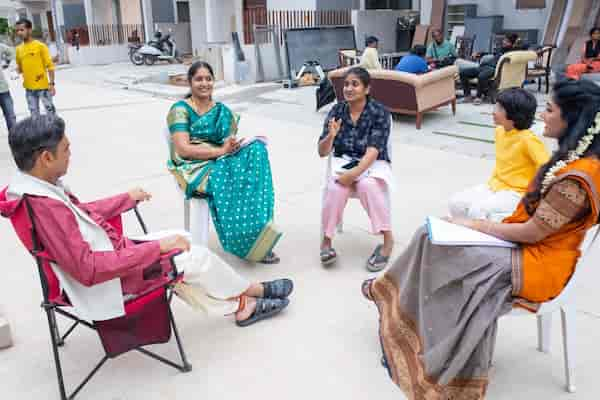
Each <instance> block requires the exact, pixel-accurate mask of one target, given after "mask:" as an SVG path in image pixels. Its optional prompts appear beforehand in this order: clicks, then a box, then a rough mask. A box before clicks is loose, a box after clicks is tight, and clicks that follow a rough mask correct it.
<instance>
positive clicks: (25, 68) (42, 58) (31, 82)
mask: <svg viewBox="0 0 600 400" xmlns="http://www.w3.org/2000/svg"><path fill="white" fill-rule="evenodd" d="M32 27H33V25H32V23H31V21H29V20H28V19H25V18H23V19H20V20H19V21H17V24H16V29H15V30H16V33H17V35H18V36H19V38H21V39H22V40H23V43H22V44H20V45H19V46H17V51H16V61H17V66H18V68H19V72H20V73H21V74H23V86H24V87H25V97H26V98H27V106H28V107H29V112H30V113H31V115H39V114H40V101H41V102H42V105H43V106H44V108H45V109H46V113H47V114H56V109H55V107H54V103H53V101H52V97H54V95H55V94H56V88H55V85H54V63H53V62H52V57H50V51H49V50H48V46H46V45H45V44H44V43H42V42H40V41H37V40H34V39H33V38H32V36H31V32H32Z"/></svg>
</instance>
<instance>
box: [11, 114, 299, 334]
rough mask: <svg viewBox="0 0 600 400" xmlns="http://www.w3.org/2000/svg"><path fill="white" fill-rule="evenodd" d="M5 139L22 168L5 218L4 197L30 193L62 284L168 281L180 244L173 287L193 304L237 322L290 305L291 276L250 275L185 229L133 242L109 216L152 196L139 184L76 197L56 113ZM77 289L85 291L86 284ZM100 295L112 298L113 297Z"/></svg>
mask: <svg viewBox="0 0 600 400" xmlns="http://www.w3.org/2000/svg"><path fill="white" fill-rule="evenodd" d="M9 145H10V149H11V151H12V154H13V157H14V160H15V163H16V165H17V167H18V168H19V172H17V173H16V175H15V177H14V178H13V180H12V182H11V184H10V185H9V186H8V189H7V190H6V201H5V202H4V203H2V202H0V206H1V209H2V210H3V213H2V215H3V216H6V217H9V218H10V217H11V212H14V209H12V210H8V206H6V204H5V203H8V202H10V201H13V202H14V201H20V200H21V199H23V197H24V196H27V197H28V203H29V204H30V206H31V209H32V211H33V215H34V216H35V224H36V231H37V234H38V236H39V240H40V242H41V245H42V247H43V248H44V250H45V252H47V253H48V254H49V257H50V258H51V259H52V260H54V262H55V263H56V265H57V267H56V268H55V269H54V271H55V272H56V274H57V276H58V277H59V280H60V281H61V286H64V283H67V284H68V285H71V287H74V288H81V287H90V286H95V285H99V284H102V283H105V282H109V281H112V280H114V279H119V280H120V282H119V283H120V286H119V288H120V291H122V294H123V296H129V297H130V296H136V295H139V294H141V293H143V292H144V291H145V290H147V289H148V288H149V287H153V286H155V285H156V284H157V283H159V284H162V283H167V282H168V280H169V279H168V278H167V277H168V276H169V275H170V274H171V264H170V262H169V260H168V258H165V257H162V255H165V254H171V252H173V251H176V250H180V251H185V252H186V254H183V255H182V256H186V257H187V256H189V257H188V259H190V260H191V261H190V262H188V263H187V264H186V265H185V278H184V282H183V283H182V284H178V286H176V292H177V293H178V294H179V295H180V296H183V298H184V299H187V300H188V302H189V303H190V304H192V305H194V306H196V305H197V306H199V308H201V309H204V310H205V311H208V312H212V313H214V314H221V315H229V314H235V319H236V323H237V325H239V326H247V325H250V324H252V323H254V322H257V321H259V320H261V319H264V318H267V317H270V316H273V315H275V314H277V313H278V312H280V311H281V310H283V309H284V308H285V307H286V306H287V305H288V303H289V300H288V299H287V297H288V296H289V294H290V293H291V291H292V288H293V286H292V282H291V281H290V280H287V279H281V280H277V281H272V282H265V283H262V284H260V283H251V282H249V281H247V280H246V279H245V278H243V277H241V276H240V275H239V274H237V273H236V272H235V271H234V270H233V269H232V268H231V267H230V266H229V265H228V264H226V263H225V262H224V261H223V260H222V259H220V258H219V257H218V256H217V255H215V254H214V253H212V252H211V251H210V250H209V249H207V248H206V247H204V246H194V247H193V248H191V247H190V243H189V242H188V240H187V239H186V238H185V237H184V236H180V235H173V236H169V237H165V238H163V239H160V240H149V241H144V242H134V241H132V240H130V239H129V238H127V237H126V236H124V235H123V234H122V233H120V232H119V231H117V230H116V229H114V228H113V227H112V226H111V225H110V224H109V222H108V220H110V219H111V218H113V217H115V216H118V215H120V214H122V213H123V212H125V211H127V210H130V209H132V208H133V207H134V206H135V205H136V204H137V203H138V202H141V201H146V200H149V199H150V197H151V196H150V195H149V194H148V193H146V192H145V191H143V190H141V189H134V190H131V191H129V192H128V193H123V194H120V195H117V196H114V197H109V198H106V199H102V200H98V201H95V202H91V203H82V202H80V201H79V200H78V199H77V198H76V197H75V196H74V195H73V194H72V193H71V192H70V191H69V190H68V189H67V188H66V187H65V186H63V184H62V182H61V178H62V177H63V176H64V175H66V173H67V170H68V167H69V160H70V155H71V152H70V145H69V140H68V138H67V136H66V135H65V123H64V121H63V120H62V119H61V118H59V117H56V116H54V115H44V116H33V117H30V118H26V119H24V120H22V121H20V122H18V123H17V125H15V127H14V129H13V130H12V131H11V132H10V134H9ZM188 252H189V253H188ZM178 257H179V256H177V257H176V258H175V261H176V264H178V265H179V262H178ZM179 260H181V258H179ZM179 266H180V267H181V265H179ZM165 279H166V281H165ZM178 288H179V290H178ZM74 290H75V289H74ZM79 290H81V292H79V293H83V295H84V296H88V294H87V293H89V292H86V291H85V289H79ZM117 295H118V294H117ZM69 297H71V299H72V300H74V298H73V297H72V296H71V295H69ZM103 299H105V300H107V301H109V302H110V301H112V300H113V299H114V297H111V298H110V299H108V298H107V297H103ZM92 300H93V304H98V303H99V302H98V301H97V298H93V299H92ZM116 301H121V299H120V298H117V299H116ZM109 319H110V318H109Z"/></svg>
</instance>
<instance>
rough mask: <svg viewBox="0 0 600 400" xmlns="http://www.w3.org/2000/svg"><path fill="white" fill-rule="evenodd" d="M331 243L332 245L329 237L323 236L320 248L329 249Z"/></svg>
mask: <svg viewBox="0 0 600 400" xmlns="http://www.w3.org/2000/svg"><path fill="white" fill-rule="evenodd" d="M331 245H332V243H331V238H328V237H324V238H323V241H322V242H321V250H326V249H330V248H331Z"/></svg>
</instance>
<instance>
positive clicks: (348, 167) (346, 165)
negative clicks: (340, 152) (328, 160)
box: [342, 160, 358, 169]
mask: <svg viewBox="0 0 600 400" xmlns="http://www.w3.org/2000/svg"><path fill="white" fill-rule="evenodd" d="M357 165H358V160H352V161H350V162H349V163H348V164H344V165H342V168H343V169H352V168H354V167H356V166H357Z"/></svg>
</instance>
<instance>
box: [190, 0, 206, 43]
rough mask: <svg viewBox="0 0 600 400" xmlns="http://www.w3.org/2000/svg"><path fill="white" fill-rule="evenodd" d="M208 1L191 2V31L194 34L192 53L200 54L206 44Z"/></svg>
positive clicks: (195, 0)
mask: <svg viewBox="0 0 600 400" xmlns="http://www.w3.org/2000/svg"><path fill="white" fill-rule="evenodd" d="M205 1H206V0H194V1H190V20H191V25H190V30H191V33H192V53H193V54H198V53H199V52H200V49H201V48H202V46H203V45H204V43H206V5H205Z"/></svg>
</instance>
